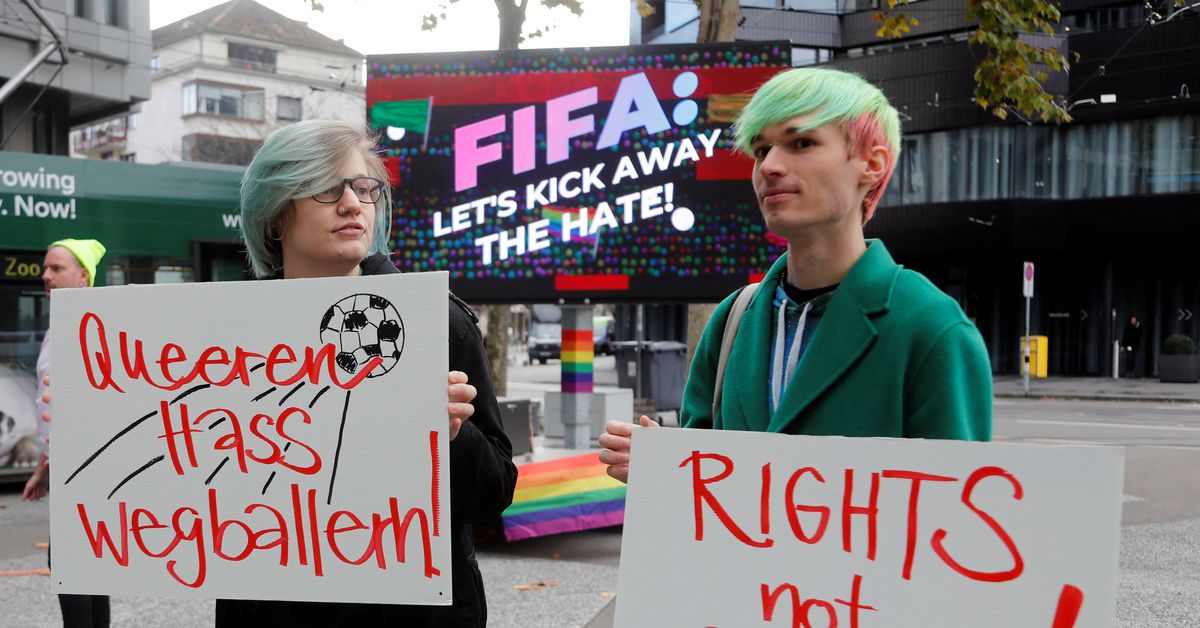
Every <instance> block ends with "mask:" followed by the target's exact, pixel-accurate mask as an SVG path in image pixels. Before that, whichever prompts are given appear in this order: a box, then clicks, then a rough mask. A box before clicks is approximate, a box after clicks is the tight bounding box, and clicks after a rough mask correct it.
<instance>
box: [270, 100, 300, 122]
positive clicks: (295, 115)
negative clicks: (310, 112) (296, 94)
mask: <svg viewBox="0 0 1200 628" xmlns="http://www.w3.org/2000/svg"><path fill="white" fill-rule="evenodd" d="M303 104H304V103H303V101H302V100H300V99H299V98H289V97H287V96H280V97H279V99H278V101H277V103H276V111H275V117H276V118H278V119H280V120H299V119H301V118H302V117H303V112H304V106H303Z"/></svg>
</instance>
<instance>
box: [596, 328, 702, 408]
mask: <svg viewBox="0 0 1200 628" xmlns="http://www.w3.org/2000/svg"><path fill="white" fill-rule="evenodd" d="M612 346H613V354H614V356H615V357H616V363H617V364H616V366H617V386H619V387H621V388H629V389H633V390H637V381H636V379H635V378H637V375H638V374H640V378H638V379H641V384H642V388H641V395H640V398H642V399H649V400H650V401H651V402H652V403H653V404H654V408H655V410H678V409H679V408H680V407H681V406H682V405H683V384H684V381H685V380H686V379H687V368H686V364H684V362H685V361H686V360H687V345H685V344H683V343H682V342H675V341H673V340H657V341H654V342H647V341H643V342H642V343H641V363H640V364H639V363H638V342H637V341H624V342H614V343H612Z"/></svg>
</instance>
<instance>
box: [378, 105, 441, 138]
mask: <svg viewBox="0 0 1200 628" xmlns="http://www.w3.org/2000/svg"><path fill="white" fill-rule="evenodd" d="M429 106H430V101H429V99H428V98H425V99H422V100H387V101H381V102H377V103H375V104H374V105H372V106H371V125H372V126H374V127H375V128H377V129H378V128H384V127H389V126H390V127H399V128H401V129H405V130H408V131H415V132H417V133H425V132H427V131H428V130H429Z"/></svg>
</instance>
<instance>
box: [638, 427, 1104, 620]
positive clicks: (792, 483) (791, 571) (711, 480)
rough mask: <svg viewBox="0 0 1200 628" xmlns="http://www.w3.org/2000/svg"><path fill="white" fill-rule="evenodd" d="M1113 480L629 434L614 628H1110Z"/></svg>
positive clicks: (1053, 461) (941, 455)
mask: <svg viewBox="0 0 1200 628" xmlns="http://www.w3.org/2000/svg"><path fill="white" fill-rule="evenodd" d="M1123 462H1124V459H1123V452H1122V451H1121V450H1120V449H1115V448H1099V447H1068V446H1048V445H1017V444H993V443H968V442H957V441H934V440H904V439H884V438H842V437H815V436H788V435H780V434H763V433H752V432H732V431H714V430H683V429H661V428H660V429H641V428H639V429H637V430H636V431H635V432H634V435H633V464H631V465H630V476H629V492H628V494H627V496H626V502H625V530H624V535H623V539H622V543H621V571H620V589H619V592H618V596H617V600H618V602H617V615H616V625H617V626H620V627H625V626H674V627H681V628H682V627H696V628H705V627H719V628H744V627H747V626H810V627H813V628H825V627H826V626H843V627H846V626H849V627H853V628H880V627H887V628H909V627H912V628H917V627H921V628H925V627H928V626H971V627H972V628H981V627H996V628H1001V627H1003V628H1012V627H1013V626H1021V627H1022V628H1037V627H1045V628H1067V627H1070V626H1079V627H1081V628H1082V627H1084V626H1086V627H1088V628H1092V627H1096V626H1111V625H1112V623H1113V619H1114V612H1115V604H1116V588H1117V552H1118V545H1119V540H1120V519H1121V484H1122V467H1123Z"/></svg>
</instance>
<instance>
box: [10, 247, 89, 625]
mask: <svg viewBox="0 0 1200 628" xmlns="http://www.w3.org/2000/svg"><path fill="white" fill-rule="evenodd" d="M104 251H105V249H104V245H103V244H100V243H99V242H97V241H96V240H75V239H71V238H67V239H64V240H58V241H56V242H53V243H51V244H50V246H49V248H48V249H47V250H46V259H45V260H44V261H43V263H42V284H43V285H44V286H45V287H46V298H47V299H49V298H50V296H51V292H52V291H53V290H55V289H57V288H88V287H91V286H93V285H95V283H96V266H97V265H98V264H99V263H100V259H101V258H102V257H104ZM50 331H51V330H46V337H45V338H43V339H42V348H41V350H40V351H38V359H37V385H38V389H37V398H36V399H35V400H34V401H35V402H36V403H37V409H38V414H39V415H41V416H42V418H43V420H42V421H38V434H39V435H40V436H41V440H42V443H43V445H42V455H41V457H40V458H39V459H38V464H37V468H36V469H35V470H34V472H33V475H32V476H30V478H29V481H28V482H26V483H25V491H24V493H23V494H22V498H23V499H26V500H38V499H41V498H43V497H45V496H46V495H47V493H49V491H50V444H49V436H50V424H49V423H48V422H47V421H45V420H44V419H45V418H46V417H47V416H48V414H47V413H48V412H49V410H50V407H49V405H48V404H47V403H46V401H45V399H44V397H45V395H46V392H47V388H48V385H47V383H46V378H47V376H48V375H49V374H50ZM58 604H59V607H61V608H62V616H63V626H64V627H65V628H99V627H106V626H108V623H109V602H108V596H107V595H66V594H62V595H59V596H58Z"/></svg>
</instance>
